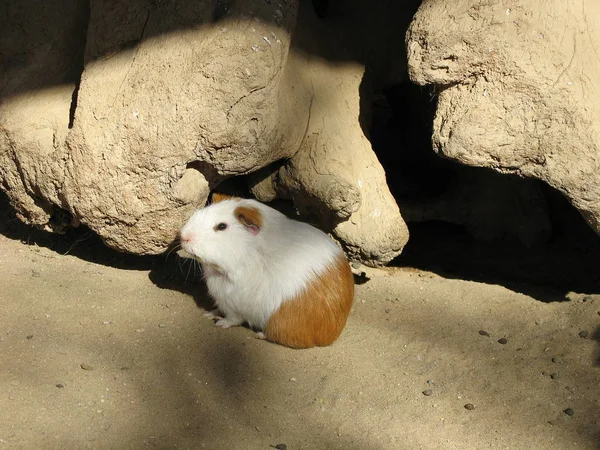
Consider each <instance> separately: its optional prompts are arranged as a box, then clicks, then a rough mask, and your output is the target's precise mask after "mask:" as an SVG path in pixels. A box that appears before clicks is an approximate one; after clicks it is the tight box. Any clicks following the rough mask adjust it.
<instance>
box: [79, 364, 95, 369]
mask: <svg viewBox="0 0 600 450" xmlns="http://www.w3.org/2000/svg"><path fill="white" fill-rule="evenodd" d="M80 367H81V368H82V369H83V370H94V366H92V365H90V364H85V363H83V364H81V365H80Z"/></svg>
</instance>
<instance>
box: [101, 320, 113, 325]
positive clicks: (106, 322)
mask: <svg viewBox="0 0 600 450" xmlns="http://www.w3.org/2000/svg"><path fill="white" fill-rule="evenodd" d="M111 323H112V322H111V321H110V320H105V321H104V322H102V325H110V324H111Z"/></svg>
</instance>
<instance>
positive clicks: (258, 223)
mask: <svg viewBox="0 0 600 450" xmlns="http://www.w3.org/2000/svg"><path fill="white" fill-rule="evenodd" d="M233 214H234V216H235V218H236V219H237V220H238V221H239V222H240V223H241V224H242V225H244V226H245V227H246V229H247V230H248V231H249V232H250V233H252V234H254V235H257V234H258V232H259V231H260V229H261V228H262V226H263V217H262V214H261V213H260V211H259V210H258V209H256V208H252V207H248V206H238V207H237V208H235V210H234V211H233Z"/></svg>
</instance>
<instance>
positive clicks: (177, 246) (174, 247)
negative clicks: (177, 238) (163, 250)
mask: <svg viewBox="0 0 600 450" xmlns="http://www.w3.org/2000/svg"><path fill="white" fill-rule="evenodd" d="M180 248H181V243H180V242H175V243H174V245H173V246H172V247H171V248H170V249H169V251H168V252H167V254H166V255H165V259H169V256H171V253H173V252H174V251H177V250H179V249H180Z"/></svg>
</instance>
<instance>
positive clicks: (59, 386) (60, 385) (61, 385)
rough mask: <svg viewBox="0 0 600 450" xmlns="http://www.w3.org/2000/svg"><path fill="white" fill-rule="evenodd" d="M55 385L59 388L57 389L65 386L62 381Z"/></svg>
mask: <svg viewBox="0 0 600 450" xmlns="http://www.w3.org/2000/svg"><path fill="white" fill-rule="evenodd" d="M56 387H57V388H59V389H62V388H64V387H65V385H64V384H62V383H58V384H57V385H56Z"/></svg>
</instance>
